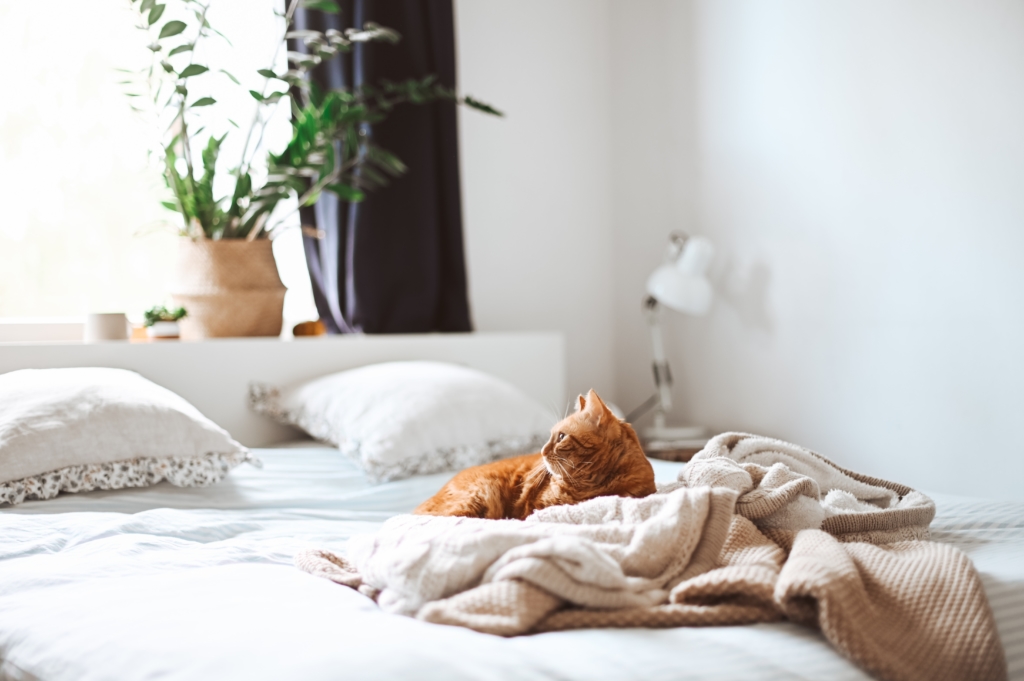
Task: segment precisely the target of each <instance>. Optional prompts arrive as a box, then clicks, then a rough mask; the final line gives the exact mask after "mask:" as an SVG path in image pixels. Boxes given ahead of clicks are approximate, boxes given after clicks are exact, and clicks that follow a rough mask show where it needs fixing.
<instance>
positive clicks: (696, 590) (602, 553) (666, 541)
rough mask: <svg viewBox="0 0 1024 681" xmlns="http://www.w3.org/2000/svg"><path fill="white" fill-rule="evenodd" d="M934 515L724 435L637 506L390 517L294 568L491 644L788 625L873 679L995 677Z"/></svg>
mask: <svg viewBox="0 0 1024 681" xmlns="http://www.w3.org/2000/svg"><path fill="white" fill-rule="evenodd" d="M934 514H935V506H934V504H933V503H932V501H931V500H930V499H928V498H927V497H926V496H924V495H923V494H921V493H919V492H915V491H914V490H912V489H910V488H908V487H905V486H903V485H898V484H894V483H891V482H887V481H884V480H879V479H876V478H870V477H867V476H863V475H859V474H857V473H853V472H851V471H847V470H844V469H842V468H839V467H838V466H836V465H835V464H833V463H832V462H830V461H828V460H827V459H825V458H824V457H822V456H819V455H817V454H815V453H813V452H810V451H808V450H806V449H803V448H802V447H798V446H796V445H792V444H789V443H786V442H781V441H778V440H772V439H769V438H763V437H757V436H752V435H745V434H739V433H725V434H723V435H719V436H717V437H715V438H714V439H712V440H711V442H709V443H708V445H707V447H705V448H704V450H702V451H701V452H700V453H699V454H697V455H696V456H695V457H694V459H693V460H692V461H691V462H690V463H689V464H688V465H687V466H686V467H685V468H684V469H683V470H682V472H681V473H680V475H679V481H678V482H677V483H673V484H671V485H666V486H663V487H662V488H661V489H659V492H658V493H657V494H654V495H651V496H649V497H646V498H644V499H623V498H618V497H601V498H598V499H593V500H591V501H587V502H584V503H582V504H577V505H575V506H559V507H553V508H547V509H543V510H541V511H538V512H536V513H534V514H533V515H532V516H530V517H529V518H528V519H527V520H526V521H518V520H484V519H476V518H443V517H429V516H408V515H407V516H397V517H395V518H392V519H390V520H389V521H388V522H386V523H385V524H384V526H383V528H381V530H380V531H378V532H377V533H376V534H375V535H366V536H356V537H353V538H352V539H351V540H350V542H349V546H348V554H347V557H342V556H339V555H337V554H334V553H331V552H329V551H307V552H305V553H302V554H300V555H299V556H297V558H296V564H297V565H298V566H299V567H300V568H302V569H304V570H306V571H308V572H311V573H313V574H315V575H320V576H323V577H326V578H327V579H331V580H333V581H335V582H338V583H340V584H344V585H346V586H349V587H352V588H355V589H358V590H359V591H361V592H362V593H364V594H366V595H368V596H370V597H372V598H374V599H375V600H376V601H377V603H378V604H379V605H380V607H381V608H382V609H384V610H385V611H388V612H393V613H400V614H405V615H409V616H413V617H417V618H419V619H422V620H426V621H428V622H436V623H442V624H450V625H458V626H464V627H468V628H470V629H475V630H477V631H481V632H487V633H492V634H499V635H502V636H515V635H520V634H528V633H535V632H541V631H552V630H559V629H576V628H584V627H676V626H702V625H716V624H743V623H752V622H769V621H774V620H780V619H790V620H793V621H796V622H801V623H804V624H807V625H809V626H816V627H818V628H820V630H821V631H822V633H823V634H824V635H825V637H826V638H827V639H828V640H829V641H830V642H831V643H832V645H833V646H835V648H836V649H837V650H838V651H839V652H840V653H841V654H843V655H844V656H846V657H847V658H849V659H850V660H852V661H853V662H855V663H856V664H858V665H860V666H861V667H862V668H864V669H866V670H867V671H869V672H871V673H872V674H874V675H875V676H877V677H878V678H881V679H891V680H893V681H905V680H906V681H910V680H914V681H917V680H920V681H926V680H927V681H939V680H943V679H948V680H949V681H968V680H973V679H977V680H990V679H991V680H998V679H1005V678H1006V662H1005V657H1004V654H1003V650H1002V646H1001V644H1000V641H999V637H998V634H997V633H996V629H995V625H994V622H993V619H992V613H991V610H990V608H989V605H988V601H987V600H986V598H985V594H984V592H983V591H982V587H981V582H980V580H979V578H978V575H977V573H976V572H975V570H974V567H973V565H972V564H971V562H970V560H969V559H968V558H967V557H966V556H965V555H964V554H963V553H961V552H960V551H958V550H957V549H954V548H952V547H950V546H947V545H944V544H937V543H934V542H930V541H927V537H928V525H929V523H930V522H931V520H932V518H933V516H934Z"/></svg>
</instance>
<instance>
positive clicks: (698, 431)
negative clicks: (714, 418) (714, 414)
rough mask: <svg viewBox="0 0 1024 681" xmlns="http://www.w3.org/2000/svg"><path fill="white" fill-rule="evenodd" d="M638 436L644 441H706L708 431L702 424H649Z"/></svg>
mask: <svg viewBox="0 0 1024 681" xmlns="http://www.w3.org/2000/svg"><path fill="white" fill-rule="evenodd" d="M640 437H641V438H643V439H644V441H646V442H654V441H660V442H672V443H675V442H678V441H680V440H701V441H706V440H707V437H708V431H707V429H705V428H704V427H703V426H685V427H681V428H680V427H669V426H651V427H649V428H644V429H642V430H641V431H640Z"/></svg>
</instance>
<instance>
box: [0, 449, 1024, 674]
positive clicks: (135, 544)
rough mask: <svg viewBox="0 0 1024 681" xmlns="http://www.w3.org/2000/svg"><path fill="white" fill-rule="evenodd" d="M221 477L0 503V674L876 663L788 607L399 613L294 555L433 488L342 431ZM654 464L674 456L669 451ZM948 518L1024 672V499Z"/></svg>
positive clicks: (435, 483) (976, 504)
mask: <svg viewBox="0 0 1024 681" xmlns="http://www.w3.org/2000/svg"><path fill="white" fill-rule="evenodd" d="M257 453H258V454H259V456H260V457H261V458H262V459H263V460H264V462H265V467H264V468H263V469H262V470H257V469H254V468H250V467H247V466H243V467H240V468H238V469H236V470H235V471H234V472H233V473H232V474H231V476H230V477H229V478H228V480H226V481H225V482H223V483H222V484H220V485H218V486H215V487H212V488H206V489H180V488H175V487H172V486H170V485H166V484H161V485H157V486H156V487H153V488H148V489H143V490H134V491H119V492H93V493H89V494H81V495H67V496H63V497H60V498H57V499H54V500H50V501H45V502H28V503H25V504H23V505H21V506H18V507H14V508H12V509H4V510H3V511H2V512H0V659H2V663H0V679H40V680H45V681H64V680H68V681H70V680H74V681H87V680H91V679H97V680H98V679H111V680H114V679H117V680H128V679H131V680H133V681H134V680H136V679H156V678H160V679H167V680H177V679H182V680H184V679H189V680H193V679H245V680H247V681H260V680H262V679H292V678H294V679H304V680H307V681H319V680H321V679H323V680H327V679H346V680H349V679H351V680H356V679H393V678H417V679H430V678H436V679H567V680H568V679H586V680H601V679H608V680H609V681H611V680H622V679H644V680H645V681H650V680H655V679H751V680H754V679H771V680H775V679H779V680H781V679H834V680H837V681H842V680H845V679H866V678H868V677H867V676H866V675H865V674H864V673H862V672H861V671H859V670H858V669H857V668H855V667H854V666H853V665H852V664H850V663H848V662H847V661H845V660H844V659H842V658H841V657H839V656H838V655H837V654H836V653H834V652H833V651H832V649H831V648H830V647H829V646H828V644H827V643H826V642H825V641H824V639H823V638H822V637H821V636H820V635H819V634H817V633H816V632H814V631H811V630H809V629H806V628H804V627H799V626H796V625H792V624H787V623H780V624H770V625H756V626H746V627H709V628H680V629H667V630H639V629H636V630H585V631H569V632H558V633H550V634H541V635H537V636H525V637H520V638H513V639H503V638H499V637H495V636H488V635H485V634H478V633H476V632H473V631H469V630H466V629H461V628H457V627H446V626H440V625H433V624H427V623H423V622H419V621H417V620H413V619H409V618H404V617H398V616H391V615H385V614H382V613H380V612H379V611H378V610H377V608H376V606H375V605H374V604H373V603H372V602H371V601H369V600H368V599H366V598H364V597H363V596H360V595H359V594H357V593H356V592H354V591H351V590H349V589H346V588H344V587H341V586H337V585H335V584H332V583H330V582H328V581H326V580H323V579H318V578H315V577H311V576H310V575H307V574H305V573H302V572H300V571H299V570H297V569H295V568H294V567H292V556H293V555H294V554H295V552H296V551H297V550H299V549H300V548H305V547H310V546H315V547H327V548H331V547H333V548H336V549H340V548H343V547H344V544H345V541H346V539H347V538H348V537H349V536H351V535H352V534H354V533H357V532H372V531H373V530H374V529H375V528H376V527H377V526H378V524H379V523H380V522H381V521H382V520H383V519H385V518H387V517H388V516H390V515H392V514H395V513H402V512H408V511H410V510H411V509H412V508H414V507H415V506H416V505H417V504H418V503H419V502H420V501H422V500H423V499H425V498H427V497H428V496H430V495H431V494H433V493H434V492H435V491H436V490H437V489H438V488H439V487H440V486H441V484H443V482H444V481H445V480H446V479H447V477H448V475H447V474H442V475H435V476H424V477H419V478H414V479H411V480H404V481H399V482H394V483H388V484H384V485H378V486H373V485H370V484H369V483H368V482H367V481H366V480H365V479H364V478H363V476H362V475H361V474H360V473H359V472H358V470H357V469H356V468H355V467H354V466H353V465H352V464H351V463H349V462H348V461H346V460H345V459H343V458H342V457H341V456H340V455H339V454H338V452H337V451H336V450H333V449H329V448H324V447H316V446H309V445H304V446H300V447H292V448H279V449H274V450H258V451H257ZM654 463H655V470H656V474H657V476H658V479H659V480H661V481H667V480H671V479H674V478H675V474H676V471H677V470H678V468H679V464H671V463H666V462H654ZM935 496H936V499H937V501H938V502H939V509H940V510H939V517H938V518H937V519H936V522H935V524H934V525H933V528H934V536H935V538H936V539H937V540H939V541H948V542H952V543H954V544H956V545H957V546H959V547H960V548H962V549H964V550H965V551H967V553H968V554H969V555H970V556H971V557H972V559H974V561H975V564H976V565H977V566H978V569H979V571H980V572H981V573H982V577H983V579H984V582H985V587H986V589H987V591H988V593H989V596H990V599H991V600H992V604H993V607H994V610H995V613H996V619H997V623H998V625H999V629H1000V633H1001V635H1002V637H1003V641H1004V645H1005V646H1006V648H1007V652H1008V661H1009V664H1010V669H1011V678H1012V679H1022V680H1024V504H1010V503H1006V504H1000V503H988V502H984V501H978V500H970V499H958V498H955V497H945V496H940V495H935Z"/></svg>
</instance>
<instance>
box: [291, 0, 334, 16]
mask: <svg viewBox="0 0 1024 681" xmlns="http://www.w3.org/2000/svg"><path fill="white" fill-rule="evenodd" d="M299 4H300V5H301V6H302V7H305V8H306V9H318V10H320V11H321V12H327V13H328V14H337V13H338V12H339V11H341V10H340V9H339V8H338V3H336V2H334V0H300V2H299Z"/></svg>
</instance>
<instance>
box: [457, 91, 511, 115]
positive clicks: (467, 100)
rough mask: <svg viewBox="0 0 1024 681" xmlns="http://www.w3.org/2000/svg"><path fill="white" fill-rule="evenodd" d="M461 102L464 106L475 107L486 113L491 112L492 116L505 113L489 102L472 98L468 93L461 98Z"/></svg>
mask: <svg viewBox="0 0 1024 681" xmlns="http://www.w3.org/2000/svg"><path fill="white" fill-rule="evenodd" d="M462 103H463V104H465V105H466V106H468V107H469V108H471V109H476V110H477V111H482V112H484V113H486V114H491V115H492V116H504V115H505V114H503V113H502V112H500V111H498V110H497V109H495V108H494V107H493V106H491V105H490V104H485V103H484V102H481V101H480V100H479V99H473V98H472V97H470V96H469V95H466V96H465V97H463V98H462Z"/></svg>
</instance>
